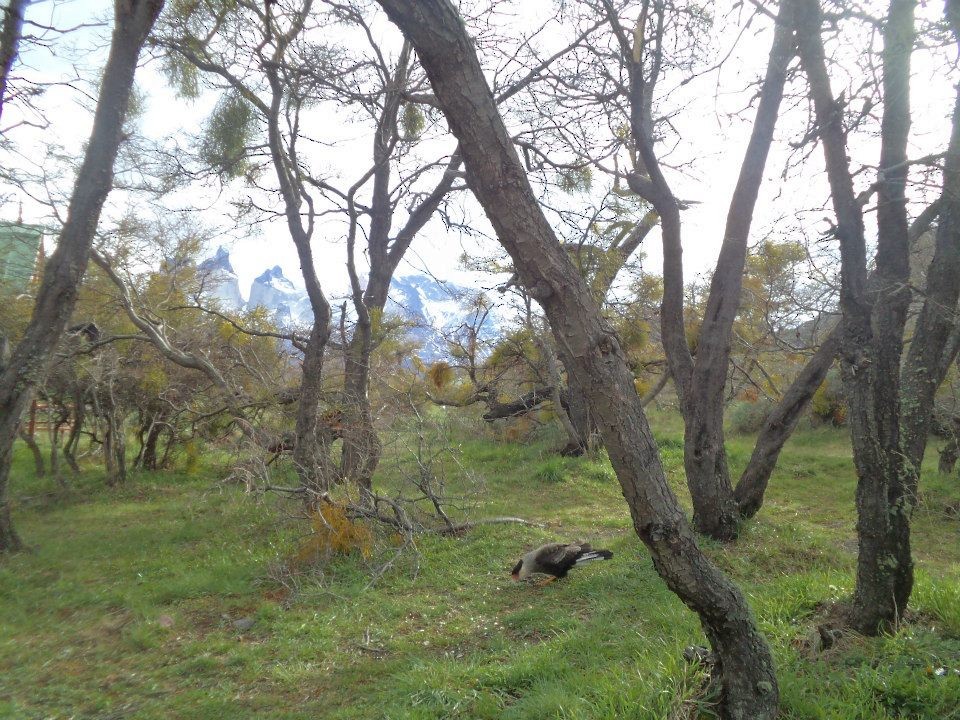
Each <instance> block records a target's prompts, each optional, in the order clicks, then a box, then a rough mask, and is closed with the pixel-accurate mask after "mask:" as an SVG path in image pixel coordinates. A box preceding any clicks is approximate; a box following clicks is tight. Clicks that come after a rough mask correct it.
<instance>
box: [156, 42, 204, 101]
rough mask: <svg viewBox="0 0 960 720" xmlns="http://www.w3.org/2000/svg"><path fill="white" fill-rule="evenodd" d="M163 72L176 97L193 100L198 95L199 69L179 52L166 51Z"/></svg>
mask: <svg viewBox="0 0 960 720" xmlns="http://www.w3.org/2000/svg"><path fill="white" fill-rule="evenodd" d="M163 74H164V75H165V76H166V78H167V82H168V83H170V86H171V87H172V88H173V89H174V90H175V91H176V93H177V96H178V97H182V98H185V99H187V100H195V99H196V98H198V97H200V71H199V70H198V69H197V66H196V65H194V64H193V63H192V62H190V61H189V60H187V59H186V58H185V57H183V55H180V54H179V53H168V54H167V55H166V56H165V57H164V59H163Z"/></svg>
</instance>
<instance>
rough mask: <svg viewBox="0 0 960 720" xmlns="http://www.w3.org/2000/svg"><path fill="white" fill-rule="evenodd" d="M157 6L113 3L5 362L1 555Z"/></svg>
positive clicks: (0, 388)
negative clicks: (95, 74) (59, 196)
mask: <svg viewBox="0 0 960 720" xmlns="http://www.w3.org/2000/svg"><path fill="white" fill-rule="evenodd" d="M162 8H163V0H123V1H122V2H121V1H120V0H118V1H117V2H116V6H115V12H114V16H115V26H114V31H113V36H112V39H111V43H110V56H109V58H108V59H107V64H106V67H105V68H104V72H103V79H102V81H101V84H100V95H99V99H98V101H97V109H96V113H95V115H94V121H93V130H92V132H91V135H90V140H89V142H88V143H87V150H86V153H85V154H84V160H83V164H82V165H81V166H80V170H79V172H78V173H77V179H76V183H75V184H74V189H73V194H72V195H71V198H70V205H69V209H68V212H67V219H66V222H65V223H64V225H63V229H62V231H61V233H60V238H59V240H58V242H57V249H56V250H55V251H54V252H53V254H52V255H51V256H50V259H49V260H48V261H47V264H46V267H45V268H44V273H43V279H42V281H41V283H40V288H39V290H38V291H37V299H36V303H35V304H34V308H33V316H32V317H31V319H30V323H29V325H28V326H27V329H26V331H25V333H24V336H23V339H22V340H21V341H20V343H19V344H18V345H17V347H16V349H15V350H14V351H13V354H12V356H11V359H10V364H9V366H8V367H7V368H6V370H5V371H4V372H3V375H2V376H0V552H3V551H7V550H16V549H18V548H19V547H20V546H21V543H20V539H19V538H18V537H17V535H16V533H15V532H14V531H13V526H12V523H11V521H10V507H9V501H8V499H7V496H8V487H7V485H8V481H9V476H10V463H11V453H12V448H13V440H14V437H15V436H16V428H17V425H18V423H19V421H20V415H21V414H22V413H23V410H24V407H25V405H26V402H27V398H28V397H29V395H30V390H31V389H32V388H33V387H34V386H35V385H36V384H37V383H39V382H41V381H42V380H43V377H44V376H45V374H46V369H47V365H48V364H49V360H50V355H51V353H52V351H53V349H54V348H55V347H56V345H57V343H58V342H59V340H60V337H61V335H62V334H63V330H64V328H65V327H66V325H67V322H68V321H69V319H70V315H71V313H72V312H73V308H74V305H75V303H76V299H77V290H78V288H79V286H80V282H81V280H82V279H83V275H84V272H86V269H87V262H88V260H89V257H90V245H91V243H92V242H93V236H94V233H95V231H96V227H97V222H98V221H99V219H100V211H101V209H102V208H103V202H104V200H106V197H107V193H109V192H110V188H111V186H112V185H113V163H114V160H115V158H116V156H117V150H118V149H119V146H120V140H121V137H122V131H123V118H124V115H125V113H126V108H127V101H128V99H129V97H130V90H131V88H132V87H133V77H134V73H135V72H136V68H137V58H138V57H139V55H140V49H141V48H142V46H143V43H144V41H145V40H146V38H147V35H148V33H149V32H150V29H151V28H152V27H153V24H154V22H155V21H156V19H157V16H158V15H159V14H160V10H161V9H162Z"/></svg>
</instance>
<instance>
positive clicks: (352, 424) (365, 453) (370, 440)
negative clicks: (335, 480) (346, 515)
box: [340, 320, 383, 493]
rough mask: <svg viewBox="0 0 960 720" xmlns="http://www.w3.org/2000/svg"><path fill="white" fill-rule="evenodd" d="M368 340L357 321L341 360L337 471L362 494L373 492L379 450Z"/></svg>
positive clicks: (363, 325) (368, 334) (369, 335)
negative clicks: (340, 439)
mask: <svg viewBox="0 0 960 720" xmlns="http://www.w3.org/2000/svg"><path fill="white" fill-rule="evenodd" d="M372 340H373V338H372V328H371V327H370V323H369V322H364V321H362V320H360V321H358V322H357V325H356V327H355V329H354V331H353V337H352V338H351V339H350V343H349V345H348V347H347V351H346V354H345V358H344V380H343V447H342V449H341V462H340V471H341V473H342V474H343V478H344V480H345V481H347V482H351V483H355V484H356V485H357V487H359V488H360V489H361V492H364V493H370V492H371V490H372V489H373V473H374V471H375V470H376V469H377V465H378V464H379V462H380V454H381V452H382V450H383V445H382V444H381V442H380V438H379V437H378V436H377V431H376V430H375V429H374V427H373V416H372V413H371V411H370V356H371V353H372V349H373V348H372Z"/></svg>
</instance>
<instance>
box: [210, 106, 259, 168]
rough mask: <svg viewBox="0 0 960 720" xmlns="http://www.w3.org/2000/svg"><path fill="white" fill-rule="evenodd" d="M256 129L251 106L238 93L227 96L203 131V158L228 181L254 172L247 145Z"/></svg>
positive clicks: (254, 116)
mask: <svg viewBox="0 0 960 720" xmlns="http://www.w3.org/2000/svg"><path fill="white" fill-rule="evenodd" d="M255 129H256V114H255V113H254V110H253V108H252V107H251V105H250V103H248V102H247V101H246V100H245V99H243V98H242V97H241V96H240V95H238V94H237V93H233V92H229V93H226V94H225V95H223V96H222V97H221V98H220V100H219V102H217V105H216V107H215V108H214V109H213V113H211V115H210V117H209V118H207V122H206V125H205V126H204V128H203V134H202V135H201V139H200V156H201V158H202V159H203V161H204V162H205V163H206V164H207V165H209V166H210V167H211V168H213V169H214V170H215V171H216V172H218V173H219V174H220V175H222V176H223V177H224V178H237V177H241V176H242V175H244V174H245V173H246V172H247V171H248V170H249V169H250V164H249V161H248V158H247V144H248V143H249V142H250V138H251V137H252V135H253V132H254V130H255Z"/></svg>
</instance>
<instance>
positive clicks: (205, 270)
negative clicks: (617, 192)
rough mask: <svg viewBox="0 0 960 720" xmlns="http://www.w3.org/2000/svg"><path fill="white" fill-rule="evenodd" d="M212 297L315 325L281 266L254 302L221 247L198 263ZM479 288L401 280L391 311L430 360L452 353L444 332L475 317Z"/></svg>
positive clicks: (285, 323) (261, 278) (263, 278)
mask: <svg viewBox="0 0 960 720" xmlns="http://www.w3.org/2000/svg"><path fill="white" fill-rule="evenodd" d="M197 270H198V271H199V273H200V277H201V279H202V281H203V283H204V292H205V294H206V295H207V297H209V298H212V299H215V300H217V301H219V302H220V303H221V305H222V306H223V307H224V308H226V309H229V310H252V309H253V308H256V307H263V308H266V309H267V310H269V311H270V312H271V313H272V314H273V318H274V321H275V322H276V323H277V324H278V325H280V326H281V327H286V328H291V327H305V326H309V325H311V324H312V323H313V311H312V309H311V306H310V300H309V298H308V297H307V293H306V291H304V290H300V289H298V288H297V287H296V286H295V285H294V284H293V283H292V282H291V281H290V280H289V279H288V278H287V277H285V276H284V274H283V270H282V269H281V268H280V266H279V265H275V266H273V267H272V268H269V269H267V270H264V271H263V273H261V274H260V275H258V276H257V277H256V278H255V279H254V281H253V283H252V284H251V285H250V292H249V294H248V298H249V299H248V300H244V299H243V296H242V295H241V293H240V282H239V280H238V278H237V274H236V272H235V271H234V269H233V266H232V265H231V263H230V252H229V251H228V250H227V249H226V248H224V247H220V248H218V249H217V251H216V253H214V255H213V256H211V257H209V258H207V259H205V260H203V261H202V262H200V263H199V264H198V265H197ZM475 294H476V290H473V289H470V288H466V287H463V286H459V285H455V284H453V283H447V282H443V283H442V282H440V281H438V280H436V279H435V278H432V277H429V276H427V275H418V274H414V275H405V276H403V277H395V278H394V279H393V283H392V284H391V286H390V294H389V299H388V301H387V308H386V309H387V312H390V313H395V314H398V315H401V316H402V317H405V318H407V319H408V320H410V321H411V322H412V323H413V325H414V327H413V329H412V330H411V334H412V335H413V337H414V339H416V340H417V341H418V342H419V343H420V344H421V345H422V349H421V351H420V353H419V355H420V358H421V359H422V360H424V361H425V362H430V361H433V360H436V359H438V358H440V357H443V356H444V355H445V354H446V344H445V342H444V340H443V335H444V333H447V334H449V333H450V332H452V331H454V330H456V329H457V328H458V327H460V325H462V324H463V323H464V322H467V321H468V320H469V319H470V311H469V308H468V306H467V302H466V301H467V299H468V298H469V297H470V296H471V295H475ZM503 322H504V318H503V317H502V316H501V315H500V314H498V313H496V312H493V313H491V316H490V318H489V320H488V321H487V324H486V325H485V327H484V334H485V335H487V336H488V337H493V336H495V335H496V334H498V333H499V331H500V326H501V325H502V324H503Z"/></svg>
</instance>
